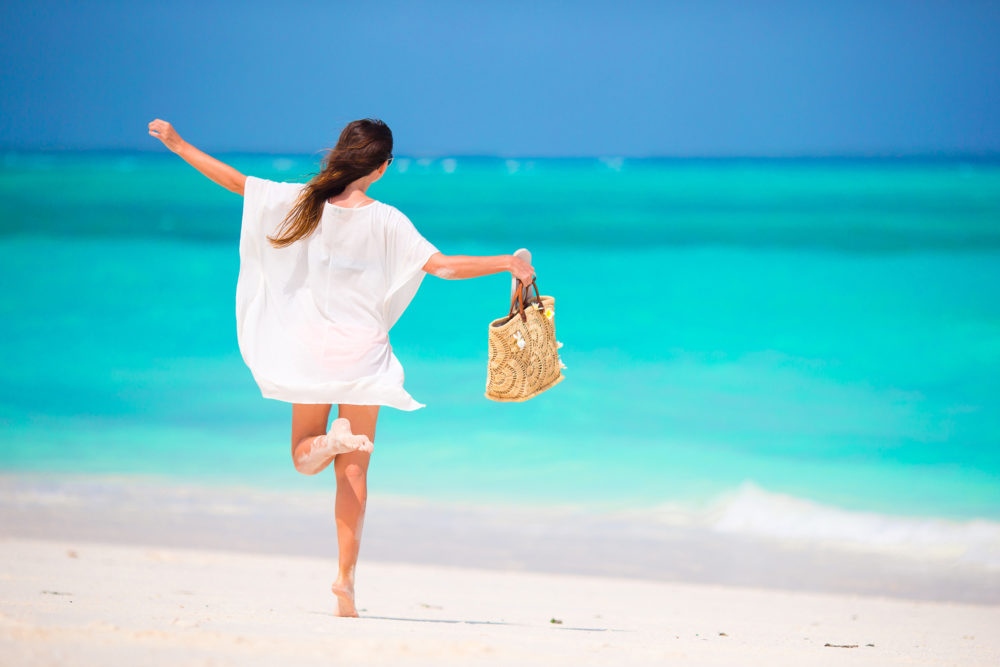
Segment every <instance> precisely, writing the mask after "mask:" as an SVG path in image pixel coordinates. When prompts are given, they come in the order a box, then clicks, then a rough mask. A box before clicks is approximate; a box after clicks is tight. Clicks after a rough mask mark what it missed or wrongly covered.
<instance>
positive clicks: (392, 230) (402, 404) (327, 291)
mask: <svg viewBox="0 0 1000 667" xmlns="http://www.w3.org/2000/svg"><path fill="white" fill-rule="evenodd" d="M304 186H305V184H304V183H281V182H276V181H269V180H266V179H263V178H257V177H255V176H248V177H247V180H246V188H245V190H244V195H243V223H242V229H241V231H240V272H239V278H238V280H237V285H236V327H237V329H236V332H237V340H238V341H239V347H240V353H241V354H242V355H243V361H244V362H246V365H247V366H248V367H249V368H250V372H251V373H252V374H253V378H254V380H256V382H257V385H258V386H259V387H260V391H261V394H262V395H263V396H264V398H273V399H277V400H279V401H287V402H289V403H348V404H355V405H388V406H391V407H394V408H398V409H400V410H417V409H418V408H422V407H425V406H424V404H423V403H418V402H417V401H416V400H414V398H413V397H412V396H410V394H408V393H407V392H406V390H405V389H403V367H402V365H401V364H400V363H399V360H398V359H397V358H396V355H394V354H393V352H392V346H391V345H389V329H391V328H392V325H393V324H395V323H396V320H398V319H399V317H400V315H402V314H403V311H404V310H406V307H407V306H408V305H409V304H410V301H411V300H412V299H413V296H414V295H415V294H416V293H417V289H418V288H419V287H420V283H421V281H422V280H423V278H424V275H425V273H424V271H423V268H422V267H423V266H424V264H425V263H426V262H427V260H428V259H429V258H430V256H431V255H433V254H434V253H436V252H438V249H437V248H436V247H434V245H433V244H431V242H430V241H428V240H427V239H425V238H424V237H423V236H421V235H420V233H419V232H418V231H417V229H416V228H415V227H414V226H413V223H412V222H410V220H409V218H407V217H406V216H405V215H403V213H402V212H400V211H399V210H398V209H397V208H396V207H394V206H390V205H388V204H385V203H382V202H379V201H376V202H374V203H370V204H366V205H364V206H360V207H358V208H353V209H352V208H344V207H340V206H334V205H333V204H329V203H328V204H326V205H325V207H324V211H323V214H322V218H321V220H320V223H319V225H318V226H317V227H316V229H315V230H314V231H313V233H312V234H311V235H310V236H308V237H307V238H304V239H300V240H298V241H296V242H295V243H293V244H292V245H290V246H286V247H284V248H275V247H274V246H272V245H271V243H270V242H269V241H268V240H267V236H268V235H270V236H275V235H276V234H277V230H278V227H279V226H280V224H281V221H282V220H283V219H284V218H285V215H286V214H287V213H288V211H289V210H291V208H292V206H293V205H294V203H295V200H296V198H297V197H298V195H299V193H300V192H301V190H302V188H303V187H304Z"/></svg>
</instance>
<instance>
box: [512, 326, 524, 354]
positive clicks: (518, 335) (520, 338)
mask: <svg viewBox="0 0 1000 667" xmlns="http://www.w3.org/2000/svg"><path fill="white" fill-rule="evenodd" d="M513 335H514V340H516V341H517V346H518V347H519V348H520V349H522V350H523V349H524V346H525V345H526V344H527V341H525V340H524V336H522V335H521V331H520V330H517V331H515V332H514V334H513Z"/></svg>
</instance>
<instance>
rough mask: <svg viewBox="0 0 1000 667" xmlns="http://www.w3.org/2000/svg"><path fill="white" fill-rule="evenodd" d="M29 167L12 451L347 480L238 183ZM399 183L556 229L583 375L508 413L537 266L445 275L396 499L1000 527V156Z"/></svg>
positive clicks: (427, 213) (424, 300) (11, 353)
mask: <svg viewBox="0 0 1000 667" xmlns="http://www.w3.org/2000/svg"><path fill="white" fill-rule="evenodd" d="M219 157H220V158H221V159H223V160H225V161H228V162H229V163H231V164H233V165H234V166H235V167H236V168H238V169H240V170H241V171H243V172H244V173H248V174H253V175H256V176H261V177H265V178H271V179H275V180H287V181H304V180H307V179H308V178H309V176H310V174H311V173H314V172H315V170H316V169H317V168H318V163H319V159H320V157H321V155H320V154H318V153H317V154H315V155H287V156H286V155H220V156H219ZM0 164H2V167H0V285H2V286H3V297H2V299H0V350H2V353H0V354H2V363H0V429H2V430H0V469H2V471H4V472H18V471H25V472H27V471H31V472H40V471H55V472H59V473H83V474H91V473H93V474H113V475H120V474H125V475H131V474H143V475H149V474H152V475H158V476H164V477H166V478H168V479H178V480H180V479H183V480H184V481H185V482H192V481H196V482H201V483H205V484H252V485H258V486H261V487H267V488H275V489H282V488H288V489H303V488H320V487H332V484H333V480H332V477H330V476H320V477H318V478H307V477H303V476H301V475H298V474H297V473H295V471H294V469H293V468H292V465H291V461H290V456H289V449H290V443H289V435H290V414H291V408H290V406H289V405H287V404H284V403H280V402H276V401H270V400H266V399H263V398H261V397H260V394H259V392H258V390H257V387H256V385H255V384H254V382H253V379H252V378H251V376H250V373H249V371H248V370H247V369H246V368H245V366H244V365H243V362H242V360H241V358H240V355H239V351H238V349H237V345H236V332H235V312H234V311H235V304H234V299H235V294H234V290H235V285H236V276H237V270H238V262H239V258H238V252H237V250H238V239H239V230H240V214H241V206H242V199H241V198H240V197H239V196H237V195H234V194H232V193H229V192H227V191H225V190H223V189H222V188H220V187H218V186H216V185H214V184H213V183H211V182H210V181H208V180H207V179H205V178H204V177H202V176H201V175H200V174H199V173H197V172H196V171H195V170H194V169H192V168H191V167H189V166H188V165H187V164H185V163H184V162H182V161H181V160H180V159H178V158H176V157H175V156H173V155H169V154H160V153H153V154H146V153H7V154H5V155H3V156H2V163H0ZM369 194H371V195H372V196H374V197H375V198H377V199H380V200H382V201H386V202H388V203H391V204H393V205H395V206H397V207H399V208H400V209H401V210H402V211H403V212H404V213H406V214H407V215H408V216H409V217H410V218H411V220H413V222H414V224H415V225H416V226H417V228H418V229H420V231H421V232H422V233H423V234H424V235H425V236H427V238H429V239H430V240H431V241H432V242H433V243H434V244H435V245H437V246H438V247H439V248H440V249H441V250H442V251H444V252H446V253H449V254H500V253H510V252H513V251H514V250H515V249H517V248H518V247H521V246H526V247H528V248H530V249H531V250H532V252H533V253H534V262H533V263H534V266H535V268H536V271H537V275H538V284H539V286H540V288H541V290H542V292H543V293H544V294H551V295H553V296H555V298H556V318H555V321H556V330H557V336H558V338H559V340H560V341H562V342H563V343H564V347H563V348H562V351H561V353H562V358H563V360H564V362H565V364H566V366H567V368H566V370H565V371H564V372H565V375H566V380H565V381H564V382H562V383H561V384H559V385H558V386H556V387H555V388H553V389H552V390H551V391H549V392H546V393H545V394H543V395H541V396H539V397H538V398H536V399H533V400H531V401H529V402H527V403H522V404H509V403H493V402H490V401H488V400H487V399H486V398H484V397H483V390H484V387H485V367H486V328H487V325H488V323H489V321H490V320H491V319H493V318H496V317H499V316H501V315H502V314H504V313H505V312H506V308H507V305H508V301H509V288H510V277H509V274H497V275H493V276H488V277H483V278H478V279H473V280H468V281H446V280H441V279H438V278H435V277H433V276H428V277H427V278H425V280H424V283H423V286H422V287H421V290H420V292H419V293H418V295H417V297H416V299H415V300H414V302H413V304H412V305H411V306H410V308H409V310H408V311H407V312H406V313H405V314H404V316H403V318H402V319H401V321H400V322H399V324H397V326H396V327H395V328H393V330H392V332H391V334H390V337H391V341H392V344H393V347H394V349H395V352H396V354H397V356H398V357H399V358H400V360H401V361H402V363H403V366H404V368H405V369H406V385H407V389H408V390H409V391H410V393H411V394H413V396H414V397H415V398H416V399H417V400H419V401H421V402H423V403H426V404H427V406H428V407H426V408H424V409H422V410H419V411H416V412H401V411H397V410H394V409H392V408H383V410H382V413H381V419H380V422H379V428H378V435H377V437H376V449H375V454H374V458H373V460H372V469H371V473H370V480H369V485H370V486H369V488H370V492H371V493H373V494H374V493H383V494H392V495H400V496H415V497H420V498H427V499H433V500H438V501H443V502H454V503H471V504H480V505H483V504H491V505H497V504H499V505H503V504H518V505H529V504H535V503H544V504H546V505H553V504H555V505H573V506H588V507H595V508H609V507H611V508H619V509H628V510H636V511H649V512H651V513H653V514H656V515H657V516H666V515H670V516H674V515H675V514H676V513H678V512H679V513H683V512H684V511H687V510H690V509H691V508H695V507H705V506H717V505H718V504H719V503H723V504H724V505H725V506H726V507H728V508H729V510H730V514H729V516H730V517H732V516H734V515H735V516H738V517H740V518H739V520H740V521H742V522H743V525H746V526H749V528H748V530H756V529H759V530H761V531H764V532H767V531H768V530H771V531H779V528H776V526H778V527H780V530H790V531H794V530H798V529H801V530H812V531H815V530H820V532H821V533H822V529H817V525H818V524H821V523H822V522H823V521H826V522H827V524H828V526H829V527H830V530H831V531H835V530H840V528H836V527H835V526H840V525H841V524H842V523H843V520H845V517H846V520H847V521H848V523H850V521H854V524H852V525H854V526H855V527H858V526H861V523H862V521H861V519H862V518H864V520H865V521H866V522H867V523H864V527H861V528H857V529H858V530H860V531H868V533H866V534H867V535H868V537H870V538H872V539H876V538H877V537H878V534H879V533H880V531H887V530H891V526H892V525H894V524H892V522H893V521H894V520H898V521H901V522H905V521H912V520H913V519H914V518H929V517H940V518H943V519H949V520H959V521H969V520H972V519H979V520H980V521H978V522H975V524H974V525H975V527H976V530H978V531H980V533H982V531H986V532H987V533H989V534H990V535H991V536H992V537H991V538H990V540H993V541H992V542H991V543H992V544H996V543H997V542H996V541H995V540H996V539H998V538H997V536H1000V379H998V378H1000V161H994V160H987V159H964V160H959V159H923V160H918V159H759V160H758V159H705V160H695V159H638V158H588V159H583V158H580V159H551V158H548V159H531V158H519V159H508V158H495V157H446V158H441V157H438V158H420V159H418V158H406V157H403V158H397V160H396V162H395V163H394V164H393V165H392V167H391V168H390V170H389V172H388V173H387V174H386V176H385V177H384V178H383V179H382V180H381V181H379V182H378V183H376V184H375V185H374V186H373V188H372V189H371V190H370V191H369ZM713 504H714V505H713ZM737 510H738V511H737ZM734 513H735V514H734ZM949 525H951V524H949ZM969 525H972V524H969ZM755 527H756V528H755ZM844 530H848V531H850V530H854V529H853V528H848V529H844ZM779 532H780V531H779Z"/></svg>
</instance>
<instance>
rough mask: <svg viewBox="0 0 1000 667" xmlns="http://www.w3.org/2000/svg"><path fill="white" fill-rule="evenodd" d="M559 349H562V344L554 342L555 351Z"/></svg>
mask: <svg viewBox="0 0 1000 667" xmlns="http://www.w3.org/2000/svg"><path fill="white" fill-rule="evenodd" d="M560 347H562V343H560V342H559V341H556V349H557V350H558V349H559V348H560Z"/></svg>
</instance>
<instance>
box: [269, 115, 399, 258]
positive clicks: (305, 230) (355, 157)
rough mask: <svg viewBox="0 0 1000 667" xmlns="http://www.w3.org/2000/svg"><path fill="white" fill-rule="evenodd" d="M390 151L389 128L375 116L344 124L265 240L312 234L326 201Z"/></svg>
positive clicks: (282, 242)
mask: <svg viewBox="0 0 1000 667" xmlns="http://www.w3.org/2000/svg"><path fill="white" fill-rule="evenodd" d="M391 154H392V131H391V130H390V129H389V126H388V125H386V124H385V123H383V122H382V121H380V120H378V119H377V118H365V119H362V120H354V121H351V122H350V123H348V124H347V127H345V128H344V129H343V130H342V131H341V133H340V138H339V139H338V140H337V145H336V146H335V147H334V148H333V150H331V151H330V152H329V153H327V155H326V158H324V160H323V164H322V167H321V169H320V172H319V174H317V175H316V176H314V177H313V178H312V180H310V181H309V182H308V183H306V186H305V187H304V188H303V189H302V194H301V195H299V198H298V199H297V200H296V201H295V205H294V206H292V209H291V210H290V211H289V212H288V215H286V216H285V219H284V220H283V221H282V222H281V225H280V226H279V227H278V233H277V235H276V236H273V237H271V236H268V237H267V240H268V241H270V242H271V245H273V246H274V247H275V248H284V247H285V246H288V245H291V244H293V243H295V242H296V241H298V240H299V239H303V238H305V237H307V236H309V235H310V234H312V232H313V230H314V229H316V226H317V225H319V221H320V218H321V217H322V215H323V206H324V205H325V204H326V200H327V199H329V198H330V197H334V196H336V195H339V194H340V193H341V192H343V191H344V188H346V187H347V186H348V185H349V184H350V183H352V182H353V181H356V180H357V179H359V178H361V177H363V176H367V175H368V174H370V173H372V172H373V171H375V170H376V169H378V168H379V167H381V166H382V163H383V162H385V161H386V160H388V159H389V156H390V155H391Z"/></svg>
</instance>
